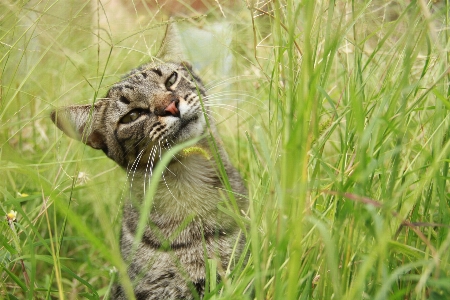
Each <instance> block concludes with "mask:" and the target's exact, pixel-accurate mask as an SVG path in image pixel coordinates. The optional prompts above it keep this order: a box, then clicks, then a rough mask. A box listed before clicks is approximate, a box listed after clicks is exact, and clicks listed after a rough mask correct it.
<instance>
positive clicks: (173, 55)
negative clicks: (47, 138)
mask: <svg viewBox="0 0 450 300" xmlns="http://www.w3.org/2000/svg"><path fill="white" fill-rule="evenodd" d="M178 43H179V41H178V37H177V33H176V30H175V28H173V26H170V25H169V27H168V29H167V32H166V36H165V38H164V42H163V45H162V47H161V50H160V53H159V54H158V59H157V61H155V62H151V63H148V64H146V65H143V66H141V67H139V68H138V69H135V70H133V71H132V72H131V73H130V74H129V75H128V76H127V77H125V78H124V79H123V80H122V81H120V82H118V83H117V84H115V85H114V86H112V87H111V89H110V90H109V92H108V94H107V97H106V98H105V99H102V100H99V101H97V102H96V103H95V105H94V106H90V105H86V106H72V107H67V108H63V109H60V110H57V111H55V112H53V113H52V120H53V121H54V122H55V124H57V126H58V127H59V128H60V129H61V130H63V131H64V132H65V133H66V134H67V135H69V136H71V137H74V138H77V139H80V140H82V141H83V142H85V143H86V144H88V145H90V146H91V147H93V148H96V149H102V150H103V151H104V152H105V154H106V155H108V157H110V158H111V159H113V160H114V161H116V162H117V163H118V164H119V165H120V166H122V167H123V168H124V169H126V170H127V172H128V179H129V182H130V197H129V199H128V200H127V201H126V203H125V204H124V212H123V221H122V230H121V242H120V243H121V245H120V248H121V252H122V256H123V258H124V260H125V262H127V264H128V266H129V267H128V276H129V277H130V279H131V282H132V283H133V285H134V293H135V297H136V299H194V298H199V297H200V298H201V297H202V296H203V293H204V289H205V280H206V269H205V259H215V260H216V261H217V262H218V264H217V265H218V270H219V271H220V272H219V274H218V276H217V277H218V278H219V277H220V274H224V271H225V270H227V269H228V267H229V266H231V267H232V266H233V264H234V262H233V261H231V262H230V260H231V259H233V260H237V259H239V257H240V254H241V253H242V249H243V247H244V243H245V238H244V235H243V234H242V233H241V232H240V228H239V227H238V226H237V224H236V222H235V220H234V219H233V218H232V217H231V216H229V215H228V214H226V213H223V212H222V211H223V209H222V210H220V209H219V206H222V207H231V206H232V205H231V202H230V201H229V200H230V199H229V194H228V192H227V191H226V188H225V185H224V183H223V182H224V180H223V178H222V176H221V175H220V172H219V169H218V164H217V162H216V160H215V159H214V158H213V156H214V155H213V154H214V153H216V152H215V149H211V148H210V147H211V140H209V139H211V138H213V139H214V140H215V143H213V144H215V145H216V147H217V154H218V156H219V157H220V160H221V161H222V164H223V166H224V170H225V171H226V173H227V177H228V181H229V183H230V186H231V190H232V193H233V194H234V195H235V197H234V198H235V199H236V203H237V207H238V209H239V210H246V208H247V200H246V196H245V195H246V193H247V192H246V189H245V187H244V184H243V182H242V179H241V178H240V176H239V174H238V172H237V171H236V169H235V168H234V167H233V166H232V165H231V164H230V162H229V160H228V157H227V154H226V152H225V151H224V149H223V148H222V146H221V142H220V139H219V137H218V135H217V133H216V130H215V126H214V122H212V120H213V119H212V118H210V117H209V114H210V111H209V108H208V107H207V106H205V107H204V109H205V112H206V116H205V114H204V112H203V109H202V105H201V100H200V97H201V98H202V99H203V100H204V101H205V102H207V97H206V92H205V90H204V88H203V84H202V82H201V80H200V79H199V78H198V77H197V76H196V75H195V74H194V73H193V72H192V69H191V67H190V65H189V64H188V63H186V62H184V61H182V59H181V58H180V57H181V54H180V51H179V47H180V45H179V44H178ZM206 118H207V119H208V120H209V122H207V120H206ZM91 119H92V122H90V120H91ZM207 123H208V124H209V127H208V126H207ZM208 128H209V129H210V132H209V131H208ZM208 132H209V133H210V134H206V133H208ZM200 136H204V137H203V138H202V139H201V140H200V141H199V142H198V143H197V144H196V145H195V147H192V148H189V149H188V150H189V151H185V152H184V153H183V154H180V155H176V156H174V157H173V159H172V160H171V162H170V163H169V164H168V166H167V167H166V169H165V171H164V172H163V174H162V177H161V178H162V179H161V181H160V183H159V185H158V188H157V190H156V193H155V195H154V197H153V198H152V208H151V210H150V212H144V213H146V214H148V222H147V225H146V228H145V230H144V233H143V236H142V240H141V242H140V243H139V244H138V246H137V247H136V248H135V249H134V248H133V243H134V241H135V234H136V230H137V226H138V222H139V220H140V218H141V213H142V207H143V202H144V199H145V195H146V191H147V189H148V186H149V180H151V178H152V171H153V170H154V168H155V166H156V164H157V163H158V161H159V160H160V159H161V157H162V155H163V154H164V153H165V152H166V151H167V149H169V148H170V147H171V146H173V145H175V144H179V143H182V142H184V141H187V140H190V139H192V138H196V137H200ZM213 148H215V147H213ZM227 201H228V203H227V204H225V203H224V202H227ZM112 297H113V299H126V296H125V292H124V289H123V288H122V287H121V286H117V288H116V289H115V291H114V293H113V296H112Z"/></svg>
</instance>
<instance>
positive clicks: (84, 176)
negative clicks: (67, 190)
mask: <svg viewBox="0 0 450 300" xmlns="http://www.w3.org/2000/svg"><path fill="white" fill-rule="evenodd" d="M88 181H89V175H88V174H87V173H86V172H79V173H78V177H77V182H78V183H79V184H85V183H86V182H88Z"/></svg>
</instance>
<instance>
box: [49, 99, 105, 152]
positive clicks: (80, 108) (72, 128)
mask: <svg viewBox="0 0 450 300" xmlns="http://www.w3.org/2000/svg"><path fill="white" fill-rule="evenodd" d="M100 107H101V103H96V104H95V105H73V106H66V107H63V108H59V109H57V110H54V111H52V112H51V114H50V117H51V119H52V121H53V123H55V125H56V126H57V127H58V128H59V129H60V130H61V131H62V132H64V133H65V134H66V135H67V136H69V137H71V138H73V139H76V140H79V141H81V142H83V143H85V144H86V145H88V146H91V147H92V148H94V149H104V148H105V140H104V137H103V135H102V134H100V133H99V132H98V131H97V130H96V129H95V128H94V125H93V124H95V119H96V118H97V116H98V113H99V110H100Z"/></svg>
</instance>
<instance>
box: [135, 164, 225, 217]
mask: <svg viewBox="0 0 450 300" xmlns="http://www.w3.org/2000/svg"><path fill="white" fill-rule="evenodd" d="M212 163H213V162H211V161H209V160H207V159H205V158H203V157H201V156H197V155H195V156H192V157H189V158H187V159H183V160H181V161H177V162H176V163H175V164H172V165H169V166H168V167H167V169H166V170H165V172H164V173H163V174H162V176H161V179H160V182H159V184H158V188H157V190H156V192H155V194H154V197H153V198H152V207H153V208H152V212H155V213H157V214H158V215H161V216H165V217H167V218H172V217H176V218H180V217H181V218H185V217H188V216H196V217H207V214H208V213H211V212H212V211H214V210H216V209H217V204H218V203H219V202H220V201H221V200H223V199H222V192H221V191H222V183H221V180H220V179H219V176H218V172H217V171H216V169H215V168H214V166H213V164H212ZM150 180H151V179H150ZM143 184H146V185H147V186H148V182H144V183H143ZM145 192H146V191H145V187H144V186H143V185H142V184H141V185H138V186H136V187H135V188H134V195H135V196H136V197H137V198H138V199H140V200H141V201H143V200H144V199H145V197H146V193H145Z"/></svg>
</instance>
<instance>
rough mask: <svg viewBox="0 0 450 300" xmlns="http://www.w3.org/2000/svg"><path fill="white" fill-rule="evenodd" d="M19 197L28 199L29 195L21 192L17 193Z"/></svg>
mask: <svg viewBox="0 0 450 300" xmlns="http://www.w3.org/2000/svg"><path fill="white" fill-rule="evenodd" d="M17 196H19V197H22V198H23V197H28V196H29V195H28V194H27V193H21V192H17Z"/></svg>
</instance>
